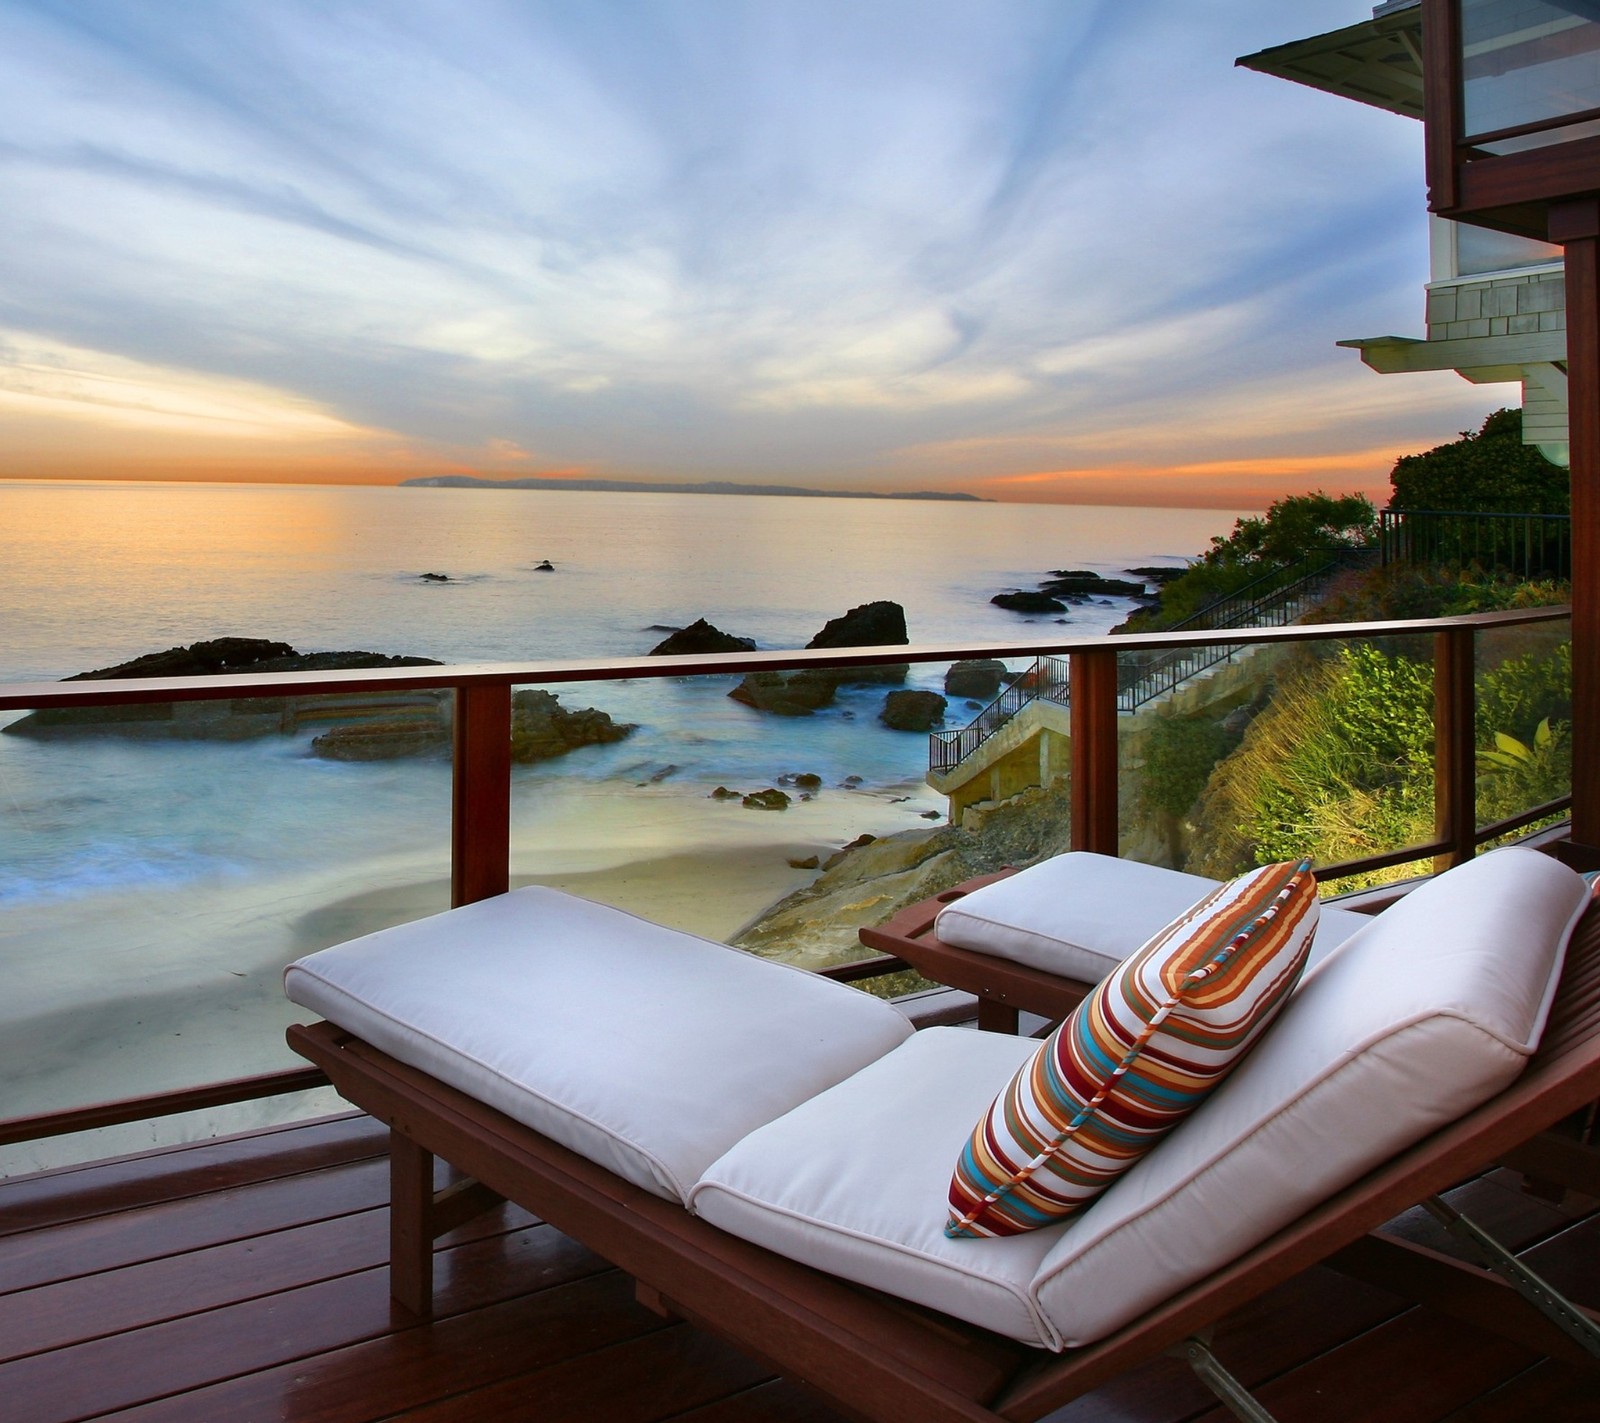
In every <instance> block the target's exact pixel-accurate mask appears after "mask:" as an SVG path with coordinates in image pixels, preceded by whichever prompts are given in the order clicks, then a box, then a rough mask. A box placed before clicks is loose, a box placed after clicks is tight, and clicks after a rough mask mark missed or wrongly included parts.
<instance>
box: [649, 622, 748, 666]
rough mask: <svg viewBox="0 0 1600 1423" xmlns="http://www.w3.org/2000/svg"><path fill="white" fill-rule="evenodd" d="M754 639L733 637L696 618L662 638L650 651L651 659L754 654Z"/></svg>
mask: <svg viewBox="0 0 1600 1423" xmlns="http://www.w3.org/2000/svg"><path fill="white" fill-rule="evenodd" d="M755 650H756V643H755V639H754V638H751V637H735V636H734V635H733V634H732V633H730V632H723V631H722V629H721V628H719V627H714V626H712V624H710V623H708V622H707V621H706V620H705V619H704V618H696V619H695V620H694V621H693V622H692V623H690V624H689V626H688V627H685V628H679V629H678V630H677V631H676V632H675V633H673V634H672V636H671V637H668V638H664V639H663V640H662V641H660V642H658V643H657V644H656V645H655V646H654V647H652V648H651V649H650V656H652V657H698V656H701V655H703V654H705V653H708V652H754V651H755Z"/></svg>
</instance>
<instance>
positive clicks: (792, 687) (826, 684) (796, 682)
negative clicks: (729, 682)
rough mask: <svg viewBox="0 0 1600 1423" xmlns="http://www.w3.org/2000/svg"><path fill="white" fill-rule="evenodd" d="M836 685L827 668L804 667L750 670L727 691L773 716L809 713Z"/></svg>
mask: <svg viewBox="0 0 1600 1423" xmlns="http://www.w3.org/2000/svg"><path fill="white" fill-rule="evenodd" d="M836 686H837V683H836V682H835V680H834V677H833V674H832V672H831V671H830V670H829V669H827V668H820V667H807V668H803V669H802V670H801V671H799V672H751V673H749V674H748V675H747V676H746V677H745V678H744V680H743V681H741V682H740V683H739V685H738V686H737V687H735V688H734V689H733V690H732V691H731V692H729V693H728V695H729V696H730V697H732V698H733V699H734V701H736V702H743V703H744V704H745V705H746V706H750V707H755V708H756V710H757V711H764V712H772V713H773V714H774V715H776V716H810V715H811V713H812V712H814V711H818V710H820V709H821V708H823V707H825V706H827V705H828V704H829V703H830V702H831V701H832V700H833V695H834V691H835V689H836Z"/></svg>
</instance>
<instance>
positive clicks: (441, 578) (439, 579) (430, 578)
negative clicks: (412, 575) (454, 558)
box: [417, 573, 450, 583]
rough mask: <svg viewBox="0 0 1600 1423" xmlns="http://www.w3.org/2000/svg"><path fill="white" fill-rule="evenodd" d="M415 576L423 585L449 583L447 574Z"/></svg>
mask: <svg viewBox="0 0 1600 1423" xmlns="http://www.w3.org/2000/svg"><path fill="white" fill-rule="evenodd" d="M417 576H418V577H419V578H420V579H422V581H423V582H424V583H448V582H449V581H450V575H449V574H448V573H419V574H418V575H417Z"/></svg>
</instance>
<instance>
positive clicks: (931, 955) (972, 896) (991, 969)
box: [859, 851, 1366, 1033]
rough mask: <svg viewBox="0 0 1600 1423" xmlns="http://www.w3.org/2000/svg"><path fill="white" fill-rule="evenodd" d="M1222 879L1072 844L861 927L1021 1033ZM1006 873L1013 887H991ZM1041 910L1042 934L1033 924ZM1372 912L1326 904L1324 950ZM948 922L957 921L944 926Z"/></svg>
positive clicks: (988, 1017)
mask: <svg viewBox="0 0 1600 1423" xmlns="http://www.w3.org/2000/svg"><path fill="white" fill-rule="evenodd" d="M1216 883H1217V881H1215V880H1208V879H1205V878H1203V877H1202V876H1199V875H1191V874H1184V873H1181V872H1178V871H1175V870H1168V869H1161V868H1159V867H1157V866H1154V865H1144V864H1140V863H1138V862H1136V861H1133V860H1120V859H1114V858H1112V857H1110V856H1107V855H1099V854H1094V853H1091V852H1088V851H1073V852H1069V853H1067V854H1064V855H1058V856H1056V857H1055V858H1054V859H1051V860H1047V861H1045V862H1043V863H1041V864H1038V865H1033V866H1031V867H1029V868H1027V869H1021V870H1019V869H1014V868H1013V869H1004V870H999V871H997V872H995V873H993V874H986V875H978V876H976V877H975V878H973V879H969V880H966V881H964V882H963V883H961V884H958V885H956V886H954V887H953V888H951V889H947V890H944V891H942V892H940V893H938V894H935V895H930V896H929V897H928V898H927V899H921V900H918V901H917V902H916V903H915V904H910V905H907V906H906V907H905V908H904V909H901V910H899V911H898V912H896V913H895V914H893V915H892V916H891V917H890V918H888V919H886V920H884V922H883V923H882V924H877V925H870V926H867V927H864V928H862V929H861V930H860V931H859V937H860V939H861V942H862V943H863V944H865V945H866V946H867V947H868V948H870V949H876V950H878V951H879V952H880V953H885V954H892V955H894V956H895V957H896V958H899V959H902V960H904V961H905V962H906V963H908V964H909V965H910V966H911V967H912V968H914V969H916V970H917V971H918V972H919V973H921V974H922V975H923V976H924V977H926V978H930V979H932V980H933V981H934V982H936V983H941V984H945V985H947V986H948V987H950V988H958V989H961V990H962V991H963V992H966V993H972V994H975V995H976V996H977V998H978V1025H979V1026H980V1027H982V1028H985V1029H987V1030H989V1031H992V1032H1006V1033H1014V1032H1016V1031H1017V1022H1018V1014H1019V1013H1032V1014H1035V1015H1037V1016H1038V1017H1041V1018H1044V1019H1047V1020H1049V1021H1056V1020H1059V1019H1061V1018H1064V1017H1066V1016H1067V1014H1068V1013H1070V1012H1072V1010H1073V1009H1074V1008H1076V1007H1077V1006H1078V1004H1079V1003H1080V1002H1081V1001H1082V999H1083V998H1084V996H1085V995H1086V994H1087V993H1088V992H1089V990H1090V989H1091V988H1093V987H1094V985H1095V984H1096V983H1098V982H1099V981H1100V979H1102V978H1103V977H1104V976H1105V975H1106V973H1107V972H1109V970H1110V968H1111V967H1112V965H1113V964H1114V963H1116V962H1117V961H1119V960H1121V959H1122V958H1124V957H1126V956H1127V955H1128V954H1130V953H1132V952H1133V951H1134V950H1135V949H1136V948H1138V947H1139V945H1140V944H1142V943H1143V942H1144V941H1145V940H1146V939H1147V938H1149V936H1150V935H1151V934H1152V933H1153V932H1154V931H1155V930H1156V929H1157V928H1159V927H1160V926H1161V925H1162V924H1164V923H1165V922H1166V921H1167V920H1168V919H1169V918H1171V917H1172V915H1173V914H1174V913H1176V912H1177V910H1178V908H1179V907H1181V906H1182V905H1183V904H1186V903H1192V902H1193V901H1194V900H1195V899H1197V898H1199V896H1200V895H1202V894H1204V893H1206V891H1207V890H1208V889H1209V888H1212V887H1214V886H1215V885H1216ZM1002 884H1003V885H1004V889H1003V890H999V889H991V886H1001V885H1002ZM1025 886H1026V887H1028V888H1025ZM979 891H987V893H979ZM997 895H1003V896H1004V897H1003V898H1002V899H998V900H997ZM1086 904H1092V905H1093V906H1094V908H1093V912H1088V911H1087V910H1086V908H1085V905H1086ZM986 906H993V907H992V908H988V907H986ZM952 907H953V908H952ZM946 909H951V910H952V912H951V913H950V914H948V915H945V914H944V911H945V910H946ZM958 911H959V912H958ZM941 915H943V919H942V920H941ZM1030 920H1031V921H1032V924H1033V927H1034V930H1035V932H1033V933H1029V932H1027V931H1026V926H1027V925H1028V923H1029V921H1030ZM1365 920H1366V915H1365V914H1364V913H1357V912H1356V911H1354V910H1351V909H1346V908H1342V907H1337V906H1332V905H1324V907H1323V923H1322V926H1321V928H1319V930H1318V931H1317V941H1318V949H1319V952H1326V951H1327V950H1329V949H1331V948H1332V947H1334V946H1335V945H1336V944H1338V943H1339V942H1341V941H1342V940H1343V939H1345V938H1348V937H1349V936H1350V935H1351V934H1353V933H1354V932H1355V931H1356V930H1357V929H1358V928H1360V927H1361V926H1362V925H1363V924H1364V923H1365ZM945 923H949V925H950V928H949V930H948V931H947V932H942V931H943V929H944V924H945ZM1052 938H1054V939H1055V940H1060V941H1065V942H1060V943H1052V942H1051V940H1052ZM1030 941H1031V942H1030Z"/></svg>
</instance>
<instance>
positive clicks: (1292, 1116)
mask: <svg viewBox="0 0 1600 1423" xmlns="http://www.w3.org/2000/svg"><path fill="white" fill-rule="evenodd" d="M1587 902H1588V887H1587V886H1586V885H1585V884H1584V882H1583V880H1582V879H1581V878H1580V877H1579V876H1578V875H1576V874H1574V873H1573V872H1572V871H1571V870H1570V869H1568V868H1566V867H1565V866H1564V865H1561V864H1559V863H1557V862H1556V861H1555V860H1554V859H1551V858H1550V857H1548V856H1546V855H1541V854H1539V853H1537V852H1536V851H1532V850H1526V849H1517V848H1511V849H1505V850H1497V851H1495V852H1494V853H1492V854H1489V855H1485V856H1483V857H1482V858H1480V859H1477V860H1472V861H1469V862H1467V863H1466V864H1464V865H1461V866H1459V867H1457V868H1456V869H1454V870H1451V871H1450V872H1449V873H1448V874H1445V875H1441V876H1440V877H1439V878H1438V879H1435V880H1431V881H1429V882H1428V883H1426V884H1424V885H1422V886H1420V887H1419V888H1417V889H1415V890H1413V891H1412V892H1411V893H1410V894H1409V895H1407V896H1406V897H1405V898H1404V899H1402V900H1401V901H1400V902H1399V903H1398V904H1396V905H1394V906H1393V907H1391V908H1390V909H1387V910H1385V911H1384V913H1383V914H1381V915H1379V916H1378V917H1377V918H1376V919H1374V920H1372V921H1371V922H1370V924H1369V925H1368V927H1367V928H1366V929H1365V930H1364V931H1363V932H1362V933H1361V934H1360V935H1358V936H1357V937H1354V938H1351V939H1349V940H1347V941H1346V942H1345V943H1344V944H1343V945H1342V946H1341V947H1340V948H1339V949H1338V950H1337V951H1336V952H1335V953H1333V954H1331V955H1330V956H1329V957H1327V958H1326V959H1325V960H1324V961H1323V962H1322V963H1321V965H1320V966H1318V967H1317V968H1316V969H1315V970H1314V971H1312V972H1311V973H1308V974H1307V976H1306V978H1305V979H1304V980H1303V981H1302V983H1301V985H1300V988H1299V990H1298V991H1297V992H1296V993H1295V995H1294V996H1293V998H1292V999H1291V1000H1290V1002H1289V1005H1288V1007H1287V1008H1285V1010H1284V1012H1283V1013H1282V1015H1281V1016H1280V1017H1279V1019H1278V1021H1277V1023H1276V1024H1275V1025H1274V1027H1273V1029H1272V1031H1271V1032H1269V1033H1268V1034H1267V1035H1266V1036H1265V1037H1264V1038H1263V1039H1262V1041H1261V1042H1260V1043H1259V1044H1258V1045H1257V1047H1256V1049H1255V1051H1254V1052H1253V1053H1252V1054H1251V1056H1250V1057H1249V1058H1248V1059H1247V1060H1246V1061H1245V1063H1244V1064H1243V1065H1242V1066H1241V1067H1240V1068H1239V1069H1238V1071H1236V1072H1235V1073H1234V1075H1233V1076H1232V1077H1231V1078H1229V1080H1228V1081H1227V1082H1226V1083H1225V1084H1224V1085H1223V1086H1222V1087H1221V1088H1219V1089H1218V1090H1217V1092H1216V1093H1215V1094H1214V1095H1213V1096H1212V1097H1211V1098H1210V1099H1209V1100H1208V1101H1207V1102H1206V1103H1205V1104H1204V1105H1203V1106H1202V1107H1201V1108H1200V1109H1199V1110H1198V1111H1197V1112H1196V1113H1195V1114H1194V1115H1193V1116H1192V1117H1190V1118H1189V1120H1188V1121H1187V1122H1185V1123H1184V1124H1183V1125H1182V1126H1181V1127H1179V1128H1177V1130H1175V1131H1174V1132H1173V1133H1172V1135H1171V1136H1169V1137H1168V1138H1167V1139H1166V1140H1165V1141H1164V1142H1163V1143H1162V1144H1161V1148H1160V1150H1158V1151H1153V1152H1151V1153H1150V1154H1149V1155H1148V1156H1146V1157H1145V1158H1144V1159H1143V1160H1142V1161H1140V1162H1139V1163H1138V1165H1136V1166H1135V1167H1134V1168H1133V1169H1132V1170H1131V1171H1129V1172H1128V1174H1127V1175H1125V1176H1124V1177H1122V1179H1121V1180H1120V1181H1118V1182H1117V1183H1116V1185H1114V1186H1113V1187H1112V1188H1111V1189H1110V1190H1108V1191H1107V1192H1106V1193H1105V1194H1104V1195H1103V1196H1101V1197H1100V1199H1099V1200H1098V1201H1097V1202H1096V1203H1095V1205H1094V1206H1093V1208H1092V1209H1090V1210H1089V1211H1086V1212H1085V1213H1084V1214H1083V1215H1082V1216H1080V1217H1078V1218H1077V1220H1076V1221H1075V1222H1074V1223H1073V1224H1072V1226H1071V1227H1070V1228H1069V1229H1068V1230H1067V1232H1066V1233H1065V1234H1064V1235H1062V1236H1060V1237H1059V1239H1058V1240H1057V1243H1056V1245H1055V1247H1054V1249H1053V1250H1052V1252H1051V1254H1050V1256H1049V1258H1048V1259H1046V1260H1045V1262H1044V1264H1043V1266H1042V1268H1041V1270H1040V1272H1039V1276H1038V1279H1037V1281H1036V1282H1035V1297H1036V1299H1037V1302H1038V1304H1039V1307H1040V1309H1041V1311H1042V1312H1043V1314H1044V1315H1045V1316H1046V1317H1047V1318H1048V1319H1049V1320H1050V1321H1051V1323H1052V1324H1053V1325H1054V1327H1055V1329H1056V1330H1057V1331H1058V1332H1059V1334H1060V1336H1061V1338H1062V1339H1063V1340H1064V1341H1065V1342H1066V1343H1067V1344H1068V1345H1077V1344H1085V1343H1089V1342H1092V1341H1093V1340H1095V1339H1098V1338H1101V1337H1103V1336H1104V1335H1106V1334H1108V1333H1110V1332H1111V1331H1112V1330H1114V1329H1116V1328H1117V1327H1119V1326H1120V1325H1122V1324H1124V1323H1125V1322H1127V1321H1128V1320H1130V1319H1133V1318H1135V1317H1136V1316H1138V1315H1139V1314H1141V1313H1143V1312H1144V1311H1145V1310H1146V1309H1149V1308H1150V1307H1152V1306H1153V1305H1155V1304H1157V1303H1159V1302H1160V1301H1162V1300H1164V1299H1168V1298H1170V1297H1171V1296H1172V1294H1173V1293H1174V1292H1175V1291H1176V1290H1177V1289H1179V1288H1180V1287H1181V1286H1183V1285H1186V1284H1188V1283H1190V1282H1191V1281H1194V1280H1197V1279H1200V1278H1201V1277H1203V1276H1205V1275H1208V1274H1210V1273H1212V1272H1213V1271H1215V1270H1216V1269H1218V1268H1220V1267H1221V1266H1222V1265H1224V1264H1226V1263H1227V1262H1228V1261H1230V1260H1232V1259H1235V1258H1237V1257H1238V1256H1239V1255H1240V1254H1241V1253H1242V1252H1243V1251H1245V1250H1246V1249H1248V1248H1249V1247H1250V1246H1251V1245H1253V1244H1256V1243H1257V1242H1259V1241H1260V1240H1262V1239H1263V1238H1265V1237H1266V1236H1267V1235H1268V1234H1269V1233H1270V1232H1272V1231H1273V1230H1275V1229H1277V1228H1278V1227H1280V1226H1282V1225H1284V1224H1286V1223H1287V1222H1289V1221H1291V1220H1293V1219H1295V1218H1296V1217H1298V1216H1300V1215H1302V1214H1304V1212H1305V1211H1307V1210H1308V1209H1310V1208H1311V1207H1312V1206H1314V1205H1316V1204H1317V1203H1318V1202H1319V1201H1321V1200H1323V1199H1325V1198H1326V1197H1328V1196H1329V1195H1330V1194H1331V1193H1333V1192H1334V1191H1335V1190H1337V1189H1338V1188H1340V1187H1341V1186H1344V1185H1346V1184H1347V1183H1349V1182H1350V1181H1353V1180H1354V1179H1356V1178H1357V1177H1358V1176H1360V1175H1361V1174H1362V1173H1363V1172H1365V1171H1367V1170H1369V1169H1371V1168H1372V1167H1373V1166H1375V1165H1377V1164H1378V1163H1380V1162H1382V1161H1384V1160H1386V1159H1387V1158H1388V1157H1390V1156H1392V1155H1393V1154H1394V1153H1395V1152H1396V1151H1398V1150H1400V1149H1401V1148H1402V1147H1404V1146H1406V1145H1407V1144H1409V1143H1411V1142H1414V1141H1417V1140H1419V1139H1421V1138H1422V1137H1423V1136H1425V1135H1426V1134H1428V1133H1429V1132H1430V1131H1433V1130H1435V1129H1437V1128H1439V1127H1441V1126H1443V1125H1445V1124H1447V1123H1449V1122H1451V1121H1453V1120H1454V1119H1455V1118H1457V1117H1459V1116H1461V1115H1462V1114H1463V1113H1465V1112H1467V1111H1469V1110H1471V1109H1472V1108H1473V1107H1475V1106H1477V1105H1479V1104H1481V1103H1482V1102H1484V1101H1487V1100H1488V1099H1489V1098H1490V1097H1491V1096H1493V1095H1494V1094H1495V1093H1496V1092H1498V1091H1500V1090H1502V1089H1503V1088H1504V1087H1506V1086H1507V1085H1508V1084H1509V1083H1510V1082H1511V1081H1512V1080H1513V1079H1514V1078H1515V1077H1516V1075H1517V1073H1518V1072H1519V1071H1520V1070H1521V1068H1522V1066H1523V1063H1524V1061H1525V1060H1526V1058H1527V1057H1528V1056H1529V1055H1530V1054H1531V1052H1532V1051H1533V1049H1534V1048H1535V1047H1536V1046H1537V1044H1538V1040H1539V1035H1540V1033H1541V1032H1542V1031H1543V1028H1544V1021H1545V1017H1546V1015H1547V1013H1548V1012H1549V1007H1550V1001H1551V998H1552V997H1553V995H1554V992H1555V986H1556V980H1557V978H1558V976H1559V973H1560V968H1561V962H1562V957H1563V954H1564V951H1565V946H1566V941H1567V938H1568V936H1569V935H1570V934H1571V931H1572V928H1573V925H1574V924H1575V923H1576V921H1577V918H1578V916H1579V915H1580V914H1581V913H1582V911H1583V909H1584V908H1585V907H1586V904H1587ZM975 1245H976V1248H979V1249H982V1248H984V1247H985V1245H986V1242H975Z"/></svg>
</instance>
